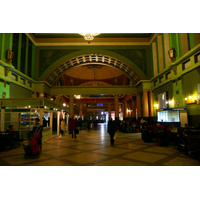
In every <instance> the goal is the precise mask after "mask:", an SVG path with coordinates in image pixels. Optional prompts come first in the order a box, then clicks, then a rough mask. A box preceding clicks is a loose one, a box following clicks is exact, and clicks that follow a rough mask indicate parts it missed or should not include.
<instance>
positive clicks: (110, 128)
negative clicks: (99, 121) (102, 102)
mask: <svg viewBox="0 0 200 200" xmlns="http://www.w3.org/2000/svg"><path fill="white" fill-rule="evenodd" d="M107 132H108V133H109V135H110V144H111V145H112V146H113V144H114V141H115V140H114V136H115V132H116V125H115V122H114V121H113V120H112V118H110V120H109V121H108V129H107Z"/></svg>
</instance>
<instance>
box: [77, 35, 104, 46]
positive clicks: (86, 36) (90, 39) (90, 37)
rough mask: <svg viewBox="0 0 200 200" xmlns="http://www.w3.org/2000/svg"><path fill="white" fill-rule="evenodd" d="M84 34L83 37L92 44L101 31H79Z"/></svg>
mask: <svg viewBox="0 0 200 200" xmlns="http://www.w3.org/2000/svg"><path fill="white" fill-rule="evenodd" d="M79 34H80V35H82V36H83V38H84V39H85V40H86V41H87V42H88V44H90V42H91V41H92V40H94V37H95V36H97V35H99V34H100V33H79Z"/></svg>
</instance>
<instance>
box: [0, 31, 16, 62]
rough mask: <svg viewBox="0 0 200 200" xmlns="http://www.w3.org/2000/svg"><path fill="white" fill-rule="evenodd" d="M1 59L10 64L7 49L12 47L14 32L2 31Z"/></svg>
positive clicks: (0, 43)
mask: <svg viewBox="0 0 200 200" xmlns="http://www.w3.org/2000/svg"><path fill="white" fill-rule="evenodd" d="M0 35H1V36H0V59H1V60H2V61H3V62H6V63H8V64H10V62H7V60H6V51H7V50H8V49H12V36H13V34H12V33H0Z"/></svg>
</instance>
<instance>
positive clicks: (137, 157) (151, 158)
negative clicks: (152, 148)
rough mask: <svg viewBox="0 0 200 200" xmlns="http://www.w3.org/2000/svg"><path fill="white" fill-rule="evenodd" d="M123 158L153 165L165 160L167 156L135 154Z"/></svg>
mask: <svg viewBox="0 0 200 200" xmlns="http://www.w3.org/2000/svg"><path fill="white" fill-rule="evenodd" d="M123 157H124V158H130V159H134V160H139V161H145V162H150V163H153V162H156V161H158V160H160V159H163V158H165V157H166V156H165V155H158V154H155V153H145V152H134V153H131V154H128V155H126V156H123Z"/></svg>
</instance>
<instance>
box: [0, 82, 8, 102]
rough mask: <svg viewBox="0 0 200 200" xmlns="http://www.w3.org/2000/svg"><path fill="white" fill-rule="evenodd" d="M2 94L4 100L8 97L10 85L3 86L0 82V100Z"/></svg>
mask: <svg viewBox="0 0 200 200" xmlns="http://www.w3.org/2000/svg"><path fill="white" fill-rule="evenodd" d="M3 93H5V94H6V97H5V98H9V97H10V85H8V84H6V85H4V83H3V82H0V98H2V94H3Z"/></svg>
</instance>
